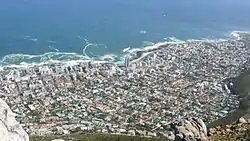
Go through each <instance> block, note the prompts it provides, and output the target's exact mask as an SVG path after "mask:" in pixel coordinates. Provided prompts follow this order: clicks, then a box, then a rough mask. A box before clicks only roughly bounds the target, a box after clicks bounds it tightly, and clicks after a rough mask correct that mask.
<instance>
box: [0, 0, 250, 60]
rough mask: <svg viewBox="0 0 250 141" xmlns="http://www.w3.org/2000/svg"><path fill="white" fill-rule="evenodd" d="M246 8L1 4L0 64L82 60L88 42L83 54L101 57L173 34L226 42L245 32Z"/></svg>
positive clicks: (36, 1)
mask: <svg viewBox="0 0 250 141" xmlns="http://www.w3.org/2000/svg"><path fill="white" fill-rule="evenodd" d="M249 7H250V1H248V0H238V1H235V0H220V1H217V0H210V1H201V0H185V1H183V0H154V1H153V0H136V1H135V0H126V1H122V0H109V1H101V0H74V1H66V0H53V1H50V0H43V1H41V0H32V1H30V0H23V1H16V0H9V1H4V2H1V5H0V31H1V32H0V57H1V58H2V59H1V61H0V65H6V64H19V63H21V62H26V63H32V62H41V61H44V60H49V59H54V60H64V59H65V60H70V59H85V57H83V56H82V55H84V54H83V49H84V47H85V46H86V45H87V44H89V46H88V48H87V49H86V50H85V53H86V54H87V55H89V56H103V55H104V54H111V53H112V54H116V55H117V54H121V53H122V50H123V49H124V48H126V47H128V46H130V47H131V48H138V47H142V46H143V43H144V41H149V42H162V41H164V38H166V37H172V36H173V37H177V38H179V39H182V40H186V39H202V38H209V39H216V38H226V37H227V36H228V34H229V33H230V32H232V31H235V30H241V31H248V30H249V28H250V18H249V17H250V16H249V13H250V8H249ZM87 40H88V41H87ZM48 52H64V53H54V54H53V53H48ZM10 54H12V55H10ZM13 54H18V55H13ZM42 54H45V55H42ZM31 55H33V56H31ZM34 55H36V56H34Z"/></svg>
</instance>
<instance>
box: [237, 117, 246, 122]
mask: <svg viewBox="0 0 250 141" xmlns="http://www.w3.org/2000/svg"><path fill="white" fill-rule="evenodd" d="M238 122H239V123H247V121H246V120H245V119H244V118H243V117H241V118H239V121H238Z"/></svg>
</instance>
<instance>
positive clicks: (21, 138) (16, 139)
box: [0, 99, 29, 141]
mask: <svg viewBox="0 0 250 141" xmlns="http://www.w3.org/2000/svg"><path fill="white" fill-rule="evenodd" d="M0 140H2V141H29V136H28V134H27V133H26V132H25V131H24V130H23V128H22V126H21V125H20V124H19V123H18V122H17V121H16V119H15V115H14V113H13V112H12V111H11V109H10V108H9V106H8V105H7V104H6V102H5V101H3V100H2V99H0Z"/></svg>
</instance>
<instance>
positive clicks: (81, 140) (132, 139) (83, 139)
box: [30, 134, 166, 141]
mask: <svg viewBox="0 0 250 141" xmlns="http://www.w3.org/2000/svg"><path fill="white" fill-rule="evenodd" d="M53 139H64V140H65V141H166V139H165V138H145V137H138V136H125V135H112V134H91V135H74V134H73V135H67V136H31V137H30V141H52V140H53Z"/></svg>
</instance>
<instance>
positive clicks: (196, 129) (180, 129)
mask: <svg viewBox="0 0 250 141" xmlns="http://www.w3.org/2000/svg"><path fill="white" fill-rule="evenodd" d="M172 129H173V130H174V136H175V141H207V140H208V136H207V127H206V125H205V123H204V122H203V121H202V120H201V119H199V118H187V119H177V120H175V121H174V122H173V123H172Z"/></svg>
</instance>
